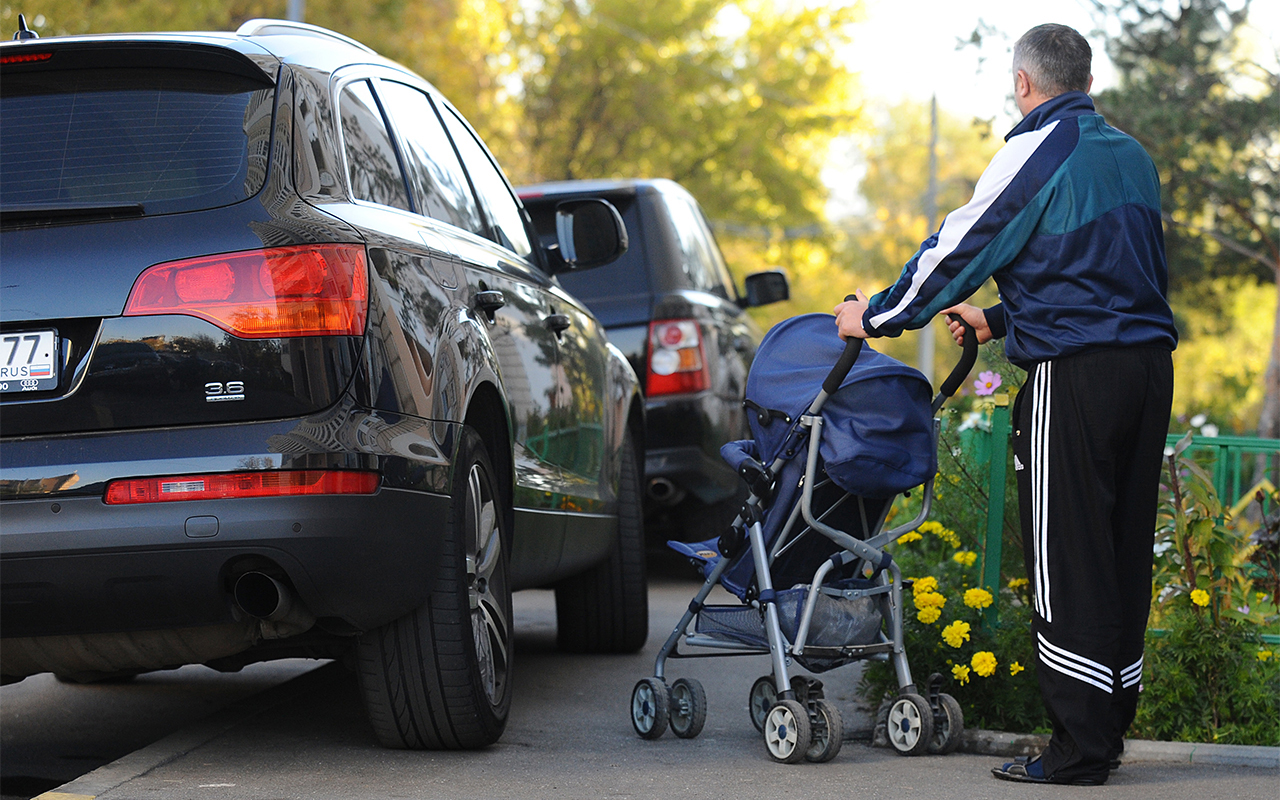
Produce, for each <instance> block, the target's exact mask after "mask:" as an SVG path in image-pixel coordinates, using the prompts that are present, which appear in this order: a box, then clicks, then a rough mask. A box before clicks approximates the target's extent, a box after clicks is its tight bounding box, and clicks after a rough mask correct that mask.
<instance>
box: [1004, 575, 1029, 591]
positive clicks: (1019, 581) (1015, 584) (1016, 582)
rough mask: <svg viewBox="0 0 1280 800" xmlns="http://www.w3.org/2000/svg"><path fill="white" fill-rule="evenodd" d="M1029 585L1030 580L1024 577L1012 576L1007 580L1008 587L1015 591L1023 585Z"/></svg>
mask: <svg viewBox="0 0 1280 800" xmlns="http://www.w3.org/2000/svg"><path fill="white" fill-rule="evenodd" d="M1030 585H1031V581H1029V580H1027V579H1026V578H1012V579H1010V581H1009V588H1010V589H1011V590H1012V591H1015V592H1016V591H1018V590H1019V589H1021V588H1023V587H1024V586H1030Z"/></svg>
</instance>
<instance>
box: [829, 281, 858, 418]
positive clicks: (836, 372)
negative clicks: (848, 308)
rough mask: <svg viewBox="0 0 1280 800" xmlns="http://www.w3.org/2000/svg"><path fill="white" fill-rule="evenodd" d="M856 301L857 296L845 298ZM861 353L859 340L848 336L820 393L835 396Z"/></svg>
mask: <svg viewBox="0 0 1280 800" xmlns="http://www.w3.org/2000/svg"><path fill="white" fill-rule="evenodd" d="M857 299H858V296H857V295H853V294H851V295H848V296H847V297H845V301H846V302H848V301H849V300H857ZM861 352H862V340H861V339H859V338H857V337H854V336H850V337H849V338H848V339H845V340H844V352H843V353H841V354H840V358H839V359H838V360H837V361H836V365H835V366H834V367H832V368H831V372H829V373H828V374H827V378H826V380H824V381H823V382H822V391H824V392H826V393H827V396H828V397H830V396H831V395H833V394H835V393H836V390H837V389H839V388H840V384H842V383H844V377H845V376H846V375H848V374H849V370H851V369H853V362H855V361H857V360H858V354H859V353H861Z"/></svg>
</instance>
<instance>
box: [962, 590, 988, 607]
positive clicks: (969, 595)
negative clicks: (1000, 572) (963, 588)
mask: <svg viewBox="0 0 1280 800" xmlns="http://www.w3.org/2000/svg"><path fill="white" fill-rule="evenodd" d="M992 599H993V598H992V597H991V592H988V591H987V590H986V589H970V590H969V591H967V592H965V593H964V604H965V605H966V606H968V607H969V608H986V607H987V606H989V605H991V601H992Z"/></svg>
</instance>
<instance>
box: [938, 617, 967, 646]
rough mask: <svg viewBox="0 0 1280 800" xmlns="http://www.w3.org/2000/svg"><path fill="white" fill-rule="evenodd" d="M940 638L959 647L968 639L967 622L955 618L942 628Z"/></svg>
mask: <svg viewBox="0 0 1280 800" xmlns="http://www.w3.org/2000/svg"><path fill="white" fill-rule="evenodd" d="M942 640H943V641H944V642H946V643H947V644H949V645H951V646H952V647H959V646H960V645H962V644H964V643H965V642H967V641H969V623H967V622H960V621H959V620H957V621H955V622H953V623H951V624H950V625H948V626H947V627H945V628H943V629H942Z"/></svg>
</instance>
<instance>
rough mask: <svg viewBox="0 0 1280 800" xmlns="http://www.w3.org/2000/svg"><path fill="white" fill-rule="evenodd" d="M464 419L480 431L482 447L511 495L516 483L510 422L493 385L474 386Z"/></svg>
mask: <svg viewBox="0 0 1280 800" xmlns="http://www.w3.org/2000/svg"><path fill="white" fill-rule="evenodd" d="M463 423H464V424H466V425H467V426H469V427H471V428H474V429H475V431H476V433H478V434H480V438H481V439H482V440H483V441H484V446H485V449H486V450H488V451H489V458H490V459H491V460H492V461H493V467H494V469H495V470H496V471H497V472H498V481H499V483H500V484H501V485H502V486H503V488H504V489H505V490H506V491H507V496H508V497H510V496H511V492H512V490H513V489H514V486H515V475H514V466H513V464H512V452H511V426H510V424H509V422H508V415H507V406H506V403H504V402H503V400H502V395H501V394H499V392H498V389H497V387H496V386H494V385H493V384H492V383H488V382H483V383H480V384H479V385H478V386H476V388H475V390H474V391H473V392H472V393H471V400H470V401H469V402H468V403H467V413H466V415H465V417H464V419H463Z"/></svg>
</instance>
